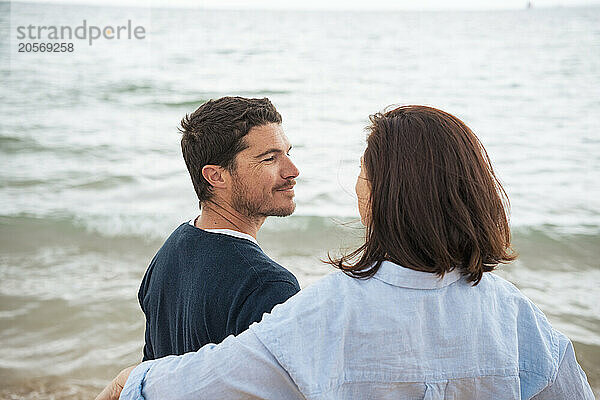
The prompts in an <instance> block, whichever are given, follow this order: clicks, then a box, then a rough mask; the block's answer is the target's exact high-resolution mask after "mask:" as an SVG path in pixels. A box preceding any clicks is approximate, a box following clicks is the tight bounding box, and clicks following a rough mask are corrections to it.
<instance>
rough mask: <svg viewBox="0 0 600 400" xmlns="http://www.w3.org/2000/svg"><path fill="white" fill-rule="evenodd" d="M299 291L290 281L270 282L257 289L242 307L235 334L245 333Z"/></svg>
mask: <svg viewBox="0 0 600 400" xmlns="http://www.w3.org/2000/svg"><path fill="white" fill-rule="evenodd" d="M299 290H300V289H299V288H298V287H296V286H295V285H293V284H292V283H290V282H288V281H268V282H265V283H263V284H262V285H260V286H259V287H257V288H256V289H255V290H254V291H253V292H252V293H250V295H248V297H247V298H246V300H245V301H244V303H243V304H242V305H241V308H240V312H239V315H238V318H237V320H236V326H235V334H236V335H237V334H239V333H241V332H243V331H245V330H246V329H248V327H249V326H250V325H252V324H253V323H254V322H260V320H261V319H262V316H263V314H265V313H270V312H271V310H273V307H275V306H276V305H277V304H281V303H284V302H285V301H286V300H287V299H289V298H290V297H292V296H293V295H295V294H296V293H298V291H299Z"/></svg>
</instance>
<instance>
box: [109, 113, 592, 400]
mask: <svg viewBox="0 0 600 400" xmlns="http://www.w3.org/2000/svg"><path fill="white" fill-rule="evenodd" d="M369 130H370V133H369V136H368V139H367V148H366V150H365V153H364V156H363V157H362V159H361V173H360V175H359V177H358V179H357V183H356V193H357V197H358V203H359V211H360V216H361V221H362V222H363V224H364V225H365V226H366V240H365V243H364V244H363V245H362V246H361V247H359V248H358V249H357V250H356V251H354V252H352V253H350V254H348V255H345V256H342V257H341V258H339V259H330V260H329V261H330V263H331V264H333V265H334V266H336V267H337V268H339V269H340V270H341V271H340V272H338V273H335V274H331V275H329V276H327V277H325V278H323V279H322V280H320V281H319V282H317V283H315V284H314V285H311V286H310V287H308V288H306V289H304V290H302V291H301V292H300V293H299V294H297V295H295V296H293V297H292V298H291V299H290V300H288V301H287V302H286V303H284V304H281V305H279V306H276V307H275V308H274V309H273V311H272V312H271V314H265V315H264V316H263V320H262V321H261V322H260V323H258V324H254V325H252V326H251V327H250V328H249V329H248V330H247V331H246V332H244V333H242V334H240V335H238V336H237V337H233V336H230V337H228V338H227V339H226V340H225V341H224V342H222V343H221V344H220V345H209V346H205V347H203V348H202V349H200V350H199V351H198V352H196V353H188V354H185V355H183V356H180V357H174V356H172V357H166V358H164V359H161V360H157V361H152V362H146V363H142V364H141V365H139V366H138V367H137V368H135V369H134V370H133V372H132V368H129V369H127V370H124V371H123V372H122V373H121V374H120V375H119V377H117V378H116V379H115V381H113V383H112V384H111V385H109V386H108V387H107V388H106V389H105V392H103V393H102V394H101V395H100V396H99V398H111V397H110V395H111V393H112V394H117V395H118V392H119V391H120V389H121V388H122V386H123V385H124V384H125V381H126V380H127V384H126V385H125V389H124V390H123V392H122V398H126V399H135V398H142V395H143V396H144V398H146V399H155V398H156V399H166V398H169V399H175V398H177V399H179V398H181V399H183V398H186V399H187V398H190V399H191V398H203V399H221V398H222V399H225V398H227V399H234V398H268V399H364V398H374V399H388V398H389V399H392V398H393V399H398V398H402V399H438V398H440V399H441V398H457V399H468V398H473V399H488V398H489V399H520V398H522V399H529V398H535V399H558V398H561V399H562V398H568V399H580V398H582V399H592V398H593V394H592V392H591V389H590V387H589V384H588V383H587V379H586V377H585V374H584V373H583V371H582V370H581V368H580V367H579V365H578V364H577V361H576V359H575V354H574V351H573V347H572V344H571V342H570V341H569V339H568V338H567V337H565V336H564V335H562V334H561V333H559V332H558V331H556V330H554V329H553V328H552V327H551V326H550V324H549V322H548V321H547V319H546V318H545V316H544V315H543V314H542V312H541V311H540V310H539V309H538V308H537V307H536V306H535V305H534V304H533V303H532V302H531V301H530V300H528V299H527V298H526V297H525V296H523V295H522V294H521V293H520V292H519V291H518V290H517V289H516V288H515V287H514V286H513V285H511V284H510V283H508V282H506V281H505V280H503V279H501V278H499V277H497V276H496V275H493V274H490V273H489V272H490V271H492V270H493V269H494V268H495V267H496V266H497V265H498V264H500V263H507V262H510V261H512V260H513V259H514V258H515V255H514V254H513V253H512V251H511V248H510V230H509V225H508V221H507V214H506V212H505V206H504V202H503V200H504V199H505V198H506V197H505V193H504V191H503V189H502V186H501V185H500V182H499V181H498V179H497V178H496V176H495V175H494V172H493V169H492V167H491V164H490V161H489V158H488V157H487V154H486V152H485V150H484V148H483V147H482V145H481V143H480V142H479V141H478V139H477V137H476V136H475V135H474V134H473V133H472V132H471V131H470V129H469V128H468V127H466V126H465V124H464V123H463V122H462V121H460V120H459V119H457V118H456V117H454V116H452V115H450V114H448V113H445V112H443V111H440V110H437V109H435V108H430V107H423V106H405V107H400V108H397V109H394V110H392V111H389V112H386V113H385V114H376V115H374V116H372V117H371V125H370V128H369ZM130 373H131V375H130ZM128 376H129V379H127V377H128ZM112 398H116V397H112Z"/></svg>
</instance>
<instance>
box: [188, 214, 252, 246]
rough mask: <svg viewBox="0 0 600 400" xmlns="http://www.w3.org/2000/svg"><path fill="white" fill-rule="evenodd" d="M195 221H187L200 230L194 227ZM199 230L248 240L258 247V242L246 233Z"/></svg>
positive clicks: (226, 230)
mask: <svg viewBox="0 0 600 400" xmlns="http://www.w3.org/2000/svg"><path fill="white" fill-rule="evenodd" d="M195 220H196V219H195V218H193V219H191V220H190V221H189V224H190V225H191V226H193V227H194V228H196V229H200V228H198V227H197V226H196V225H194V221H195ZM200 230H202V231H207V232H210V233H221V234H223V235H229V236H233V237H236V238H240V239H246V240H249V241H251V242H253V243H254V244H256V245H258V242H257V241H256V239H254V238H253V237H252V236H250V235H248V234H247V233H243V232H238V231H234V230H233V229H200Z"/></svg>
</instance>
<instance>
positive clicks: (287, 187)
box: [275, 182, 296, 192]
mask: <svg viewBox="0 0 600 400" xmlns="http://www.w3.org/2000/svg"><path fill="white" fill-rule="evenodd" d="M294 186H296V182H292V183H289V184H287V185H285V186H280V187H278V188H277V189H275V191H277V192H293V191H294Z"/></svg>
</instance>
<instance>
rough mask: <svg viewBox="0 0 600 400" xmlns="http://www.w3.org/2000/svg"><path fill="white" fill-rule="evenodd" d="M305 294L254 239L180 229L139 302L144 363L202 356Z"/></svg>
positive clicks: (146, 281) (158, 259)
mask: <svg viewBox="0 0 600 400" xmlns="http://www.w3.org/2000/svg"><path fill="white" fill-rule="evenodd" d="M299 290H300V287H299V285H298V281H297V280H296V278H295V277H294V275H293V274H292V273H291V272H289V271H288V270H287V269H285V268H283V267H282V266H281V265H279V264H277V263H276V262H274V261H273V260H271V259H270V258H269V257H267V255H266V254H265V253H263V252H262V250H261V249H260V247H258V246H257V245H256V244H255V243H253V242H251V241H250V240H246V239H241V238H237V237H233V236H229V235H224V234H220V233H211V232H207V231H203V230H201V229H198V228H196V227H194V226H192V225H190V224H189V223H184V224H181V225H180V226H179V227H178V228H177V229H176V230H175V231H174V232H173V233H172V234H171V236H170V237H169V238H168V239H167V241H166V242H165V243H164V244H163V246H162V247H161V248H160V250H159V251H158V253H156V255H155V256H154V259H153V260H152V262H151V263H150V266H149V267H148V270H147V271H146V275H145V276H144V279H143V280H142V284H141V286H140V290H139V293H138V298H139V301H140V305H141V307H142V311H143V312H144V314H145V315H146V343H145V345H144V360H152V359H155V358H160V357H164V356H166V355H170V354H177V355H178V354H183V353H186V352H189V351H196V350H198V349H199V348H200V347H202V346H204V345H205V344H207V343H220V342H221V341H222V340H223V339H225V338H226V337H227V336H229V335H231V334H234V335H237V334H239V333H241V332H243V331H244V330H246V329H247V328H248V327H249V326H250V325H251V324H252V323H253V322H257V321H260V320H261V318H262V315H263V314H264V313H267V312H270V311H271V309H272V308H273V307H274V306H275V305H276V304H279V303H283V302H284V301H286V300H287V299H288V298H290V297H291V296H293V295H294V294H296V293H297V292H298V291H299Z"/></svg>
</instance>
